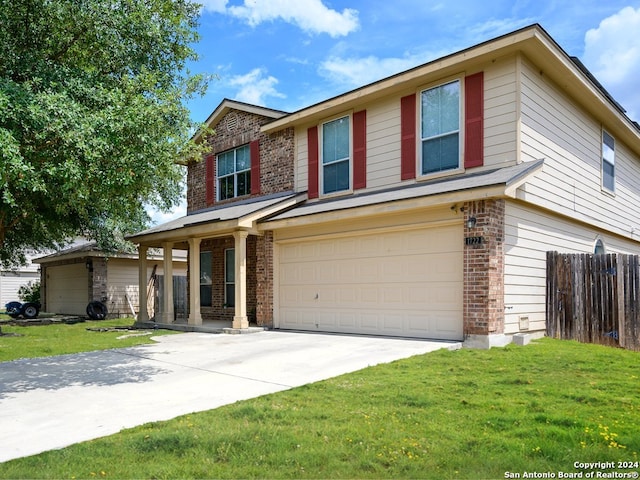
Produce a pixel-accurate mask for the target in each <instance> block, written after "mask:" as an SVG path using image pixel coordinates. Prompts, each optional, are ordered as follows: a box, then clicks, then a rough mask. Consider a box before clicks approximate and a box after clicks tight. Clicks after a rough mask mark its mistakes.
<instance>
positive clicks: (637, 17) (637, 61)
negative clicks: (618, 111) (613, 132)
mask: <svg viewBox="0 0 640 480" xmlns="http://www.w3.org/2000/svg"><path fill="white" fill-rule="evenodd" d="M638 32H640V8H638V9H634V8H632V7H625V8H623V9H622V10H620V11H619V12H618V13H616V14H615V15H612V16H610V17H608V18H605V19H604V20H602V21H601V22H600V25H598V28H594V29H591V30H589V31H588V32H587V33H586V35H585V39H584V41H585V48H584V55H583V59H582V60H583V62H584V64H585V65H586V66H587V67H588V68H589V70H591V72H592V73H593V74H594V75H595V77H596V78H597V79H598V80H599V81H600V83H602V85H603V86H604V87H605V88H606V89H607V90H608V91H609V93H611V94H612V95H613V97H614V98H615V99H616V100H617V101H618V102H619V103H620V104H621V105H622V106H623V108H625V109H626V110H627V112H628V115H629V117H630V118H631V119H632V120H640V89H638V87H637V85H638V83H637V82H638V78H639V77H640V43H638Z"/></svg>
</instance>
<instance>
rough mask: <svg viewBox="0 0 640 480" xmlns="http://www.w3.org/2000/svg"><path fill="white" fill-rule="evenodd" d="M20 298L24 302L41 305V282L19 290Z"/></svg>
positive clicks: (38, 281) (27, 285)
mask: <svg viewBox="0 0 640 480" xmlns="http://www.w3.org/2000/svg"><path fill="white" fill-rule="evenodd" d="M18 297H20V300H22V301H23V302H32V303H40V280H34V281H31V282H29V283H27V284H26V285H22V286H21V287H20V288H19V289H18Z"/></svg>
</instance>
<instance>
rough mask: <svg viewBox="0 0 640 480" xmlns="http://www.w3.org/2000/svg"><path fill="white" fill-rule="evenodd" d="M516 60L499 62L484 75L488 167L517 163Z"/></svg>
mask: <svg viewBox="0 0 640 480" xmlns="http://www.w3.org/2000/svg"><path fill="white" fill-rule="evenodd" d="M516 79H517V76H516V59H515V57H510V58H508V59H504V60H502V61H499V62H496V63H495V64H493V65H492V66H491V68H487V69H486V70H485V73H484V91H485V92H484V164H485V166H490V167H494V168H495V167H496V166H505V165H506V164H515V163H516V160H517V133H516V132H517V86H516V84H517V82H516Z"/></svg>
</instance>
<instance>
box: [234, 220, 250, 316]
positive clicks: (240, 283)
mask: <svg viewBox="0 0 640 480" xmlns="http://www.w3.org/2000/svg"><path fill="white" fill-rule="evenodd" d="M248 235H249V234H248V233H247V232H244V231H239V232H233V238H234V239H235V248H236V252H235V253H236V255H235V256H236V265H235V266H236V279H235V281H236V313H235V316H234V317H233V328H249V319H248V317H247V236H248Z"/></svg>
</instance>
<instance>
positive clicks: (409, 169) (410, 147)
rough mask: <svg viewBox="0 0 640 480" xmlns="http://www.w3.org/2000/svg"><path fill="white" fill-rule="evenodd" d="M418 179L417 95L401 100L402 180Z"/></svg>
mask: <svg viewBox="0 0 640 480" xmlns="http://www.w3.org/2000/svg"><path fill="white" fill-rule="evenodd" d="M411 178H416V94H415V93H414V94H413V95H408V96H406V97H402V98H401V99H400V179H401V180H409V179H411Z"/></svg>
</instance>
